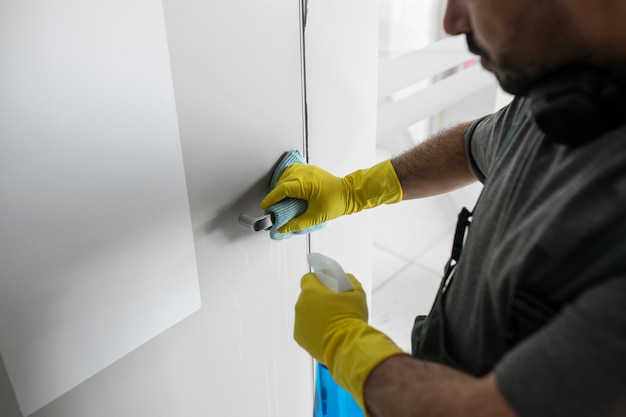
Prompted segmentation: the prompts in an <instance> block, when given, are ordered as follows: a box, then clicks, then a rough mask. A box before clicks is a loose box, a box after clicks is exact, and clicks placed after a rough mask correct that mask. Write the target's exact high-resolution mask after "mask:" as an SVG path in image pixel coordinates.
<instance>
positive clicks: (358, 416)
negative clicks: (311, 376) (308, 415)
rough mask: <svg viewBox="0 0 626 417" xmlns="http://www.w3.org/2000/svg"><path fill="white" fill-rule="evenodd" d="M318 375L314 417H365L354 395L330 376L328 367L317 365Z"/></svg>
mask: <svg viewBox="0 0 626 417" xmlns="http://www.w3.org/2000/svg"><path fill="white" fill-rule="evenodd" d="M316 373H317V381H316V383H315V406H314V412H313V417H365V414H364V413H363V410H361V407H359V405H358V404H357V403H356V401H354V399H353V398H352V395H350V393H349V392H348V391H346V390H345V389H343V388H342V387H341V386H339V384H337V383H336V382H335V380H334V379H333V378H332V376H330V371H329V370H328V368H327V367H325V366H324V365H322V364H320V363H316Z"/></svg>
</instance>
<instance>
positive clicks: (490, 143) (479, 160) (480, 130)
mask: <svg viewBox="0 0 626 417" xmlns="http://www.w3.org/2000/svg"><path fill="white" fill-rule="evenodd" d="M523 101H524V100H523V99H522V98H517V97H516V98H514V99H513V101H512V102H511V103H509V104H508V105H507V106H504V107H503V108H502V109H500V110H499V111H497V112H495V113H493V114H490V115H488V116H485V117H482V118H480V119H477V120H474V121H473V122H472V123H470V125H469V126H468V127H467V129H465V132H464V134H463V142H464V145H465V151H466V153H467V155H468V159H469V163H470V166H471V167H472V170H473V171H474V175H476V178H478V180H479V181H480V182H485V179H486V178H487V176H488V174H489V169H490V168H491V166H492V164H493V161H494V159H495V157H496V155H497V152H498V149H500V146H501V144H502V142H503V141H504V139H505V137H506V135H507V132H508V131H509V129H510V127H511V125H512V124H513V121H514V119H515V116H516V114H517V113H518V112H519V111H520V108H521V107H522V105H523Z"/></svg>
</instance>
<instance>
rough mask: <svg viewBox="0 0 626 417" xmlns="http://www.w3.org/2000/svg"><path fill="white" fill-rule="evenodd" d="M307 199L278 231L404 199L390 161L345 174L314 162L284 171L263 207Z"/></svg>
mask: <svg viewBox="0 0 626 417" xmlns="http://www.w3.org/2000/svg"><path fill="white" fill-rule="evenodd" d="M287 197H291V198H299V199H301V200H306V201H307V203H308V205H307V209H306V211H305V212H304V213H302V214H301V215H300V216H298V217H295V218H294V219H292V220H291V221H289V222H288V223H287V224H285V225H284V226H283V227H281V228H280V229H279V230H278V231H279V232H280V233H290V232H296V231H300V230H304V229H306V228H309V227H311V226H314V225H316V224H319V223H323V222H326V221H328V220H332V219H335V218H337V217H339V216H343V215H344V214H352V213H356V212H358V211H361V210H364V209H367V208H372V207H376V206H378V205H381V204H391V203H398V202H400V201H402V186H401V185H400V180H398V175H397V174H396V171H395V170H394V168H393V165H392V164H391V161H383V162H381V163H379V164H376V165H374V166H373V167H371V168H368V169H362V170H359V171H355V172H353V173H352V174H349V175H346V176H345V177H343V178H339V177H336V176H334V175H333V174H331V173H329V172H327V171H324V170H323V169H321V168H319V167H316V166H314V165H304V164H293V165H291V166H289V167H287V169H285V171H284V172H283V174H282V175H281V177H280V179H279V181H278V183H277V184H276V187H274V189H273V190H272V191H270V192H269V193H268V194H267V196H266V197H265V198H264V199H263V201H262V202H261V209H262V210H267V208H268V207H270V206H272V205H274V204H276V203H278V202H279V201H281V200H283V199H284V198H287Z"/></svg>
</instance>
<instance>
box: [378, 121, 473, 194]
mask: <svg viewBox="0 0 626 417" xmlns="http://www.w3.org/2000/svg"><path fill="white" fill-rule="evenodd" d="M468 125H469V123H462V124H459V125H457V126H454V127H451V128H449V129H446V130H443V131H441V132H439V133H437V134H435V135H434V136H433V137H431V138H430V139H428V140H426V141H424V142H422V143H421V144H419V145H417V146H416V147H415V148H413V149H411V150H409V151H407V152H405V153H404V154H402V155H400V156H398V157H396V158H393V159H392V160H391V163H392V165H393V167H394V169H395V171H396V174H397V175H398V179H399V180H400V183H401V184H402V198H403V200H409V199H412V198H421V197H428V196H432V195H436V194H441V193H444V192H447V191H452V190H455V189H457V188H461V187H463V186H465V185H469V184H471V183H473V182H475V181H476V177H475V176H474V173H473V172H472V169H471V168H470V164H469V161H468V158H467V155H466V152H465V147H464V145H463V133H464V132H465V129H466V128H467V126H468Z"/></svg>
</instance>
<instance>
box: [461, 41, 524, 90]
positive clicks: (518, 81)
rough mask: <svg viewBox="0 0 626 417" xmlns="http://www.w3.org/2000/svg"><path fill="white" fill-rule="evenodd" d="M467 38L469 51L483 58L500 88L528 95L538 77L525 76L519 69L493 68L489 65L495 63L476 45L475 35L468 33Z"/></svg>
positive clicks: (485, 65) (484, 64)
mask: <svg viewBox="0 0 626 417" xmlns="http://www.w3.org/2000/svg"><path fill="white" fill-rule="evenodd" d="M465 38H466V41H467V47H468V49H469V51H470V52H471V53H473V54H476V55H478V56H480V57H481V61H482V64H483V67H484V68H485V69H486V70H487V71H489V72H491V73H493V74H494V75H495V76H496V78H497V79H498V83H499V84H500V87H502V89H503V90H504V91H506V92H507V93H510V94H514V95H521V96H524V95H526V94H528V91H529V90H530V88H531V87H532V85H533V83H534V82H535V78H536V77H530V76H527V75H524V74H522V73H521V72H520V71H519V69H516V70H510V69H506V68H500V67H498V68H493V67H492V66H491V65H489V64H493V65H494V66H495V63H494V61H493V60H492V59H491V57H490V55H489V54H488V53H487V52H486V51H485V50H484V49H482V48H481V47H480V45H478V44H477V43H476V40H475V39H474V36H473V34H472V33H466V34H465ZM505 67H506V65H505ZM511 67H513V65H511Z"/></svg>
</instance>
